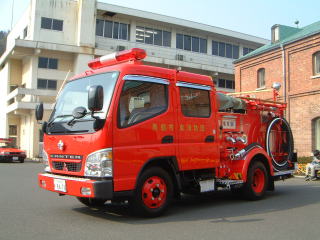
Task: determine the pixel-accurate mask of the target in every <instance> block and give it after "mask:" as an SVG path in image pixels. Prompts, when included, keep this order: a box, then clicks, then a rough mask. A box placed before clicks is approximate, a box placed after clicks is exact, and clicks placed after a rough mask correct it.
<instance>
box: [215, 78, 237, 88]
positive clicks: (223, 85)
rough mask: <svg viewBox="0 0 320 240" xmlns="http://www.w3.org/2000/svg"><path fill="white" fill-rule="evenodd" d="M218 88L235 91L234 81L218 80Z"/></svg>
mask: <svg viewBox="0 0 320 240" xmlns="http://www.w3.org/2000/svg"><path fill="white" fill-rule="evenodd" d="M218 87H219V88H228V89H235V85H234V81H233V80H227V79H222V78H219V79H218Z"/></svg>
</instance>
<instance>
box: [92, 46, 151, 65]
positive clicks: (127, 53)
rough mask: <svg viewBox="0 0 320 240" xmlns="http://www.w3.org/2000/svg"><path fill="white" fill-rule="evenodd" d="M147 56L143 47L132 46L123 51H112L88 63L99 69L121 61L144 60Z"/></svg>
mask: <svg viewBox="0 0 320 240" xmlns="http://www.w3.org/2000/svg"><path fill="white" fill-rule="evenodd" d="M146 56H147V53H146V51H145V50H143V49H141V48H132V49H129V50H124V51H121V52H115V53H111V54H108V55H105V56H102V57H100V58H96V59H93V60H92V61H90V62H89V63H88V66H89V67H90V68H91V69H98V68H102V67H106V66H111V65H115V64H117V63H120V62H125V61H130V60H142V59H144V58H145V57H146Z"/></svg>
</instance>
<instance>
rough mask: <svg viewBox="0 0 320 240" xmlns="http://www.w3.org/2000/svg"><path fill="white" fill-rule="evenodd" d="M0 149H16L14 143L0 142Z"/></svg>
mask: <svg viewBox="0 0 320 240" xmlns="http://www.w3.org/2000/svg"><path fill="white" fill-rule="evenodd" d="M0 148H17V147H16V146H15V145H14V143H11V142H0Z"/></svg>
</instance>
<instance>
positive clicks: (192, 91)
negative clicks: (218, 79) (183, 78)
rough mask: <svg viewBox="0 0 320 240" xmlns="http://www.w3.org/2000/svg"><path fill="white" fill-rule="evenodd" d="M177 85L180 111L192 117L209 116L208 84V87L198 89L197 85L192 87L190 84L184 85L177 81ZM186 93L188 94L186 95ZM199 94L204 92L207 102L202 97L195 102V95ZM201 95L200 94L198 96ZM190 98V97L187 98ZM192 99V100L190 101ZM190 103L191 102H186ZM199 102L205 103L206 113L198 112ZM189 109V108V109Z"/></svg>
mask: <svg viewBox="0 0 320 240" xmlns="http://www.w3.org/2000/svg"><path fill="white" fill-rule="evenodd" d="M188 85H189V84H188ZM177 86H178V87H179V95H180V108H181V113H182V114H183V116H185V117H193V118H210V116H211V99H210V90H209V89H210V87H209V86H208V89H200V88H198V87H196V86H195V87H192V85H189V86H187V85H184V84H183V83H177ZM186 93H187V94H188V95H186ZM201 94H206V96H205V97H206V99H207V102H204V101H203V99H201V101H198V103H197V102H195V100H196V98H197V96H200V95H201ZM200 97H201V96H200ZM188 98H190V99H188ZM190 100H192V101H190ZM188 102H189V103H191V104H193V105H191V104H188ZM185 103H186V104H185ZM199 103H201V104H202V105H205V108H206V111H207V113H206V114H200V112H199V110H200V107H199V105H198V104H199ZM190 109H191V110H190ZM192 111H193V112H192Z"/></svg>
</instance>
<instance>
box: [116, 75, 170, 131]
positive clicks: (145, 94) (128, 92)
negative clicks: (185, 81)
mask: <svg viewBox="0 0 320 240" xmlns="http://www.w3.org/2000/svg"><path fill="white" fill-rule="evenodd" d="M167 88H168V87H167V85H164V84H160V83H152V82H145V81H126V82H125V84H124V86H123V89H122V92H121V96H120V106H119V115H118V116H119V126H120V127H122V128H124V127H128V126H131V125H134V124H137V123H139V122H142V121H145V120H147V119H150V118H152V117H155V116H157V115H159V114H161V113H164V112H165V111H166V110H167V108H168V94H167Z"/></svg>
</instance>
